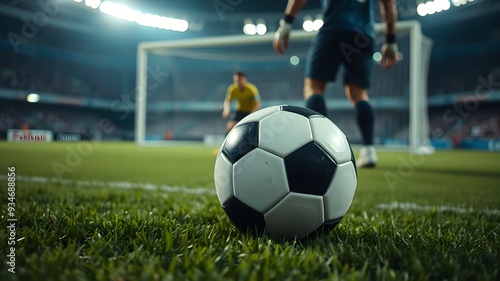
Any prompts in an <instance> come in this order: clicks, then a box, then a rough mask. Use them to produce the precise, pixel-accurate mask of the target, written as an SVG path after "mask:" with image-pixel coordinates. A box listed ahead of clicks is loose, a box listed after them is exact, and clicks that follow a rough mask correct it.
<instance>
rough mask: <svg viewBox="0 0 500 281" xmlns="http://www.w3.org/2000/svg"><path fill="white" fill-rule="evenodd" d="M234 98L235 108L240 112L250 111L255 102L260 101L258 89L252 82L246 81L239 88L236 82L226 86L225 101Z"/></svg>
mask: <svg viewBox="0 0 500 281" xmlns="http://www.w3.org/2000/svg"><path fill="white" fill-rule="evenodd" d="M233 100H236V110H237V111H242V112H248V113H250V112H252V109H253V108H254V106H255V103H257V102H258V101H260V95H259V90H258V89H257V87H255V85H254V84H252V83H248V82H247V83H246V84H245V88H244V89H243V91H242V90H240V88H239V87H238V84H235V83H233V84H231V85H229V87H228V88H227V94H226V101H228V102H231V101H233Z"/></svg>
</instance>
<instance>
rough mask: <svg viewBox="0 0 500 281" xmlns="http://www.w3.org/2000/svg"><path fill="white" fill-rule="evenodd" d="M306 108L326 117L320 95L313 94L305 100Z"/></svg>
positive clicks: (322, 99)
mask: <svg viewBox="0 0 500 281" xmlns="http://www.w3.org/2000/svg"><path fill="white" fill-rule="evenodd" d="M306 107H307V108H309V109H311V110H314V111H316V112H318V113H320V114H323V115H324V116H326V104H325V98H324V97H323V95H321V94H313V95H312V96H310V97H309V98H308V99H307V100H306Z"/></svg>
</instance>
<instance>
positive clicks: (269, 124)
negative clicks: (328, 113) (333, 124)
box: [259, 111, 312, 157]
mask: <svg viewBox="0 0 500 281" xmlns="http://www.w3.org/2000/svg"><path fill="white" fill-rule="evenodd" d="M311 140H312V133H311V128H310V126H309V119H308V118H307V117H304V116H303V115H300V114H297V113H293V112H287V111H279V112H276V113H274V114H271V115H269V116H267V117H265V118H264V119H262V120H261V121H260V122H259V147H260V148H262V149H264V150H267V151H269V152H272V153H274V154H276V155H279V156H281V157H285V156H286V155H288V154H289V153H290V152H292V151H294V150H295V149H297V148H299V147H301V146H302V145H304V144H306V143H308V142H310V141H311Z"/></svg>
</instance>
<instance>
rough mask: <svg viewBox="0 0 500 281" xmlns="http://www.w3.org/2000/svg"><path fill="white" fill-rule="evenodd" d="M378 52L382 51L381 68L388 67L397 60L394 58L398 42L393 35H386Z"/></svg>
mask: <svg viewBox="0 0 500 281" xmlns="http://www.w3.org/2000/svg"><path fill="white" fill-rule="evenodd" d="M380 52H381V53H382V68H389V67H391V66H394V65H395V64H396V63H397V62H398V60H397V58H396V54H397V53H398V43H397V42H396V37H395V36H394V35H386V38H385V43H384V44H383V45H382V49H381V51H380Z"/></svg>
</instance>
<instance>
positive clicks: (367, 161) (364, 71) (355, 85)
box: [344, 45, 378, 167]
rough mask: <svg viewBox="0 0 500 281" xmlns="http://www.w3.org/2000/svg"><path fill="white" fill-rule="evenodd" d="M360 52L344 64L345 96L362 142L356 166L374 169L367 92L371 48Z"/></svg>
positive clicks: (370, 66) (371, 111)
mask: <svg viewBox="0 0 500 281" xmlns="http://www.w3.org/2000/svg"><path fill="white" fill-rule="evenodd" d="M360 51H361V52H360V53H359V54H355V55H353V56H351V57H350V59H351V61H350V62H349V63H346V64H345V66H346V75H345V77H344V85H345V94H346V97H347V99H348V100H349V102H350V103H351V104H352V105H353V107H354V110H355V114H356V123H357V125H358V128H359V130H360V132H361V137H362V141H363V146H362V147H361V150H360V153H359V157H358V159H357V160H356V164H357V166H358V167H374V166H375V165H376V164H377V162H378V158H377V153H376V151H375V147H374V126H375V114H374V110H373V107H372V105H371V104H370V103H369V102H368V90H367V89H368V88H369V86H370V79H371V77H370V75H371V68H372V53H373V46H372V45H369V46H366V47H365V48H362V49H361V50H360Z"/></svg>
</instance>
